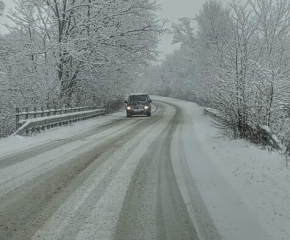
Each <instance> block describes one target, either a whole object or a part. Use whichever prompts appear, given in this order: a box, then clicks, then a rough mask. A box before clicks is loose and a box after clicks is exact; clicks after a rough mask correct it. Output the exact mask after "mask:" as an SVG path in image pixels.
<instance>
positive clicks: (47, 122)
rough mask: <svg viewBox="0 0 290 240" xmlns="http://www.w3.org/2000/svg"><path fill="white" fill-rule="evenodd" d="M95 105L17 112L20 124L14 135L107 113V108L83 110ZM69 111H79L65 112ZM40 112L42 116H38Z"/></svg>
mask: <svg viewBox="0 0 290 240" xmlns="http://www.w3.org/2000/svg"><path fill="white" fill-rule="evenodd" d="M89 108H93V107H81V108H69V109H51V110H43V111H34V112H28V111H26V112H22V113H20V112H17V114H16V118H17V117H18V119H17V120H16V122H17V126H20V127H19V128H18V129H17V130H16V132H15V133H14V134H13V135H23V134H28V133H29V132H35V131H41V130H45V129H49V128H53V127H56V126H61V125H65V124H69V123H72V122H77V121H80V120H85V119H89V118H93V117H97V116H100V115H104V114H105V109H94V110H87V111H81V110H84V109H89ZM68 111H79V112H73V113H65V112H68ZM57 112H59V113H62V114H58V115H53V116H51V115H50V114H51V113H57ZM45 113H47V114H49V115H47V116H45V117H44V116H43V114H45ZM37 114H39V115H40V116H41V117H38V118H37V117H36V116H37ZM31 115H33V116H35V118H31V119H28V117H29V116H31ZM20 116H25V118H26V119H24V120H20V119H19V118H20Z"/></svg>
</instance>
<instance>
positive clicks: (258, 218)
mask: <svg viewBox="0 0 290 240" xmlns="http://www.w3.org/2000/svg"><path fill="white" fill-rule="evenodd" d="M157 99H160V100H162V101H166V102H168V103H172V104H176V105H178V106H180V107H181V108H182V109H183V113H184V114H186V118H187V119H188V123H189V124H186V125H184V129H183V132H182V134H183V137H182V141H183V143H184V151H185V155H186V159H187V161H188V164H189V166H190V170H191V173H192V176H193V179H194V180H195V181H196V184H197V185H198V188H199V191H200V194H201V196H202V198H203V201H204V203H205V205H206V206H207V208H208V211H209V213H210V215H211V217H212V219H213V221H214V223H215V225H216V227H217V228H218V230H219V231H220V233H221V235H222V236H223V237H224V239H228V240H233V239H235V240H239V239H243V240H245V239H248V240H265V239H273V240H282V239H283V240H286V239H290V169H288V168H287V167H286V166H285V157H284V156H281V155H280V154H279V153H277V152H272V153H269V152H267V151H265V150H262V149H260V148H259V147H257V146H255V145H252V144H250V143H248V142H246V141H244V140H232V141H231V140H229V139H227V138H217V136H218V134H217V129H215V128H214V127H213V126H212V122H211V117H210V116H206V115H204V114H203V108H202V107H200V106H198V105H196V104H194V103H191V102H187V101H181V100H175V99H174V100H173V99H170V98H160V97H157Z"/></svg>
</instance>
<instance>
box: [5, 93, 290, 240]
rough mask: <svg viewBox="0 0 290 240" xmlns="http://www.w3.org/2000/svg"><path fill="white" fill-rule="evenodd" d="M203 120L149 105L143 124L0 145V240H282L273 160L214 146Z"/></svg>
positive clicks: (191, 107)
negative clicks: (148, 111) (149, 111)
mask: <svg viewBox="0 0 290 240" xmlns="http://www.w3.org/2000/svg"><path fill="white" fill-rule="evenodd" d="M201 110H202V109H201V108H200V107H198V106H197V105H195V104H193V103H190V102H185V101H180V100H174V99H169V98H159V97H156V98H154V107H153V115H152V117H151V118H147V117H135V118H129V119H127V118H125V113H124V112H123V113H119V114H115V115H112V116H106V117H102V118H96V119H93V120H88V121H84V122H80V123H76V124H75V125H73V126H68V127H61V128H59V129H54V130H51V131H48V132H45V133H41V134H39V135H37V136H34V137H28V138H18V137H13V138H8V139H7V140H2V141H0V239H1V240H6V239H19V240H25V239H33V240H58V239H64V240H71V239H78V240H89V239H90V240H103V239H109V240H121V239H122V240H139V239H140V240H151V239H152V240H154V239H156V240H157V239H158V240H161V239H162V240H163V239H169V240H191V239H192V240H220V239H225V240H233V239H235V240H253V239H255V240H270V239H275V240H280V239H281V240H282V239H289V238H288V236H290V235H289V231H288V227H287V226H289V223H290V219H289V216H290V215H289V212H288V210H289V207H288V204H289V201H288V199H289V196H290V195H289V189H288V184H289V180H290V179H289V173H288V171H287V169H286V170H285V168H281V165H280V162H279V161H278V155H276V154H272V155H269V154H268V153H267V152H265V151H262V150H260V149H258V148H256V147H252V146H248V145H245V144H244V143H243V142H242V141H236V142H235V141H228V140H222V139H216V138H213V136H214V131H215V130H214V129H213V128H212V126H211V123H210V118H209V117H208V116H203V114H202V111H201ZM245 147H247V151H244V150H243V149H245ZM257 156H258V157H257ZM252 158H253V159H254V160H251V161H249V160H248V159H252ZM270 174H271V175H272V176H271V177H270ZM274 174H275V175H274ZM272 189H274V191H272ZM273 203H275V204H273ZM287 209H288V210H287Z"/></svg>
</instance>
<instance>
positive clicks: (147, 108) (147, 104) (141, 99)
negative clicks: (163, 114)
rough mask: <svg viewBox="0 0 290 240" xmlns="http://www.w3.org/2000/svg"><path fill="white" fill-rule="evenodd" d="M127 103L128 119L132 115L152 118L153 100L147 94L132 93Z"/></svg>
mask: <svg viewBox="0 0 290 240" xmlns="http://www.w3.org/2000/svg"><path fill="white" fill-rule="evenodd" d="M125 103H126V104H127V106H126V112H127V117H131V116H132V115H146V116H147V117H150V116H151V103H152V100H151V99H150V97H149V95H148V94H147V93H131V94H130V95H129V97H128V100H126V101H125Z"/></svg>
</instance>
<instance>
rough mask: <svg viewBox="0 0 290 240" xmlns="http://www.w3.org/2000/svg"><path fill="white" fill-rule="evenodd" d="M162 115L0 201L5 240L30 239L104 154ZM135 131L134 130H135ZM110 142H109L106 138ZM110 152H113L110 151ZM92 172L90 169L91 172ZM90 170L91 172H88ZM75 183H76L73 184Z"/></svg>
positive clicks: (0, 228) (2, 232)
mask: <svg viewBox="0 0 290 240" xmlns="http://www.w3.org/2000/svg"><path fill="white" fill-rule="evenodd" d="M161 118H162V114H161V116H158V117H155V118H154V117H153V118H151V119H148V121H145V120H144V119H141V121H138V120H136V121H138V123H137V124H136V125H131V128H129V129H128V130H127V131H125V132H124V133H122V134H121V135H117V136H115V137H114V138H113V139H111V140H110V141H107V142H106V141H105V142H104V144H103V145H101V146H99V147H98V148H97V149H93V150H91V151H90V152H86V153H84V154H81V155H80V156H78V157H77V158H75V159H72V160H70V161H69V162H67V163H64V164H62V165H60V166H59V167H58V168H55V169H53V170H51V171H49V172H47V173H44V174H42V175H41V176H39V177H38V178H36V179H33V181H32V182H28V183H26V184H25V185H23V186H22V187H21V189H16V190H14V191H12V192H10V193H9V194H7V195H5V196H3V197H1V198H0V203H1V205H0V223H1V226H0V231H1V235H0V236H1V238H2V237H3V239H30V238H31V237H32V235H33V234H34V233H35V231H36V230H38V229H39V227H40V226H41V225H42V224H43V223H44V222H46V221H47V220H48V219H49V217H50V216H51V215H52V214H53V212H54V211H55V210H56V209H57V208H58V207H59V206H60V205H61V204H62V203H63V201H65V199H66V198H68V197H69V195H70V194H71V193H72V192H73V191H74V190H75V189H76V188H77V187H78V186H79V185H80V184H82V183H83V181H85V179H86V178H87V177H88V176H89V174H90V173H91V172H90V167H92V165H93V164H94V163H95V167H96V168H97V167H99V166H101V165H102V164H103V163H104V161H105V160H106V159H103V160H102V161H101V162H98V159H99V158H100V156H101V155H103V154H105V153H106V152H110V151H111V152H112V153H113V152H114V151H116V150H117V149H118V148H121V147H122V145H123V144H125V143H126V142H127V141H128V140H129V139H130V138H132V137H133V136H134V135H136V134H138V132H140V131H141V130H143V129H146V128H147V127H149V126H151V125H154V124H155V122H157V121H159V120H160V119H161ZM132 128H133V129H132ZM104 140H106V139H104ZM108 149H111V150H110V151H109V150H108ZM87 169H88V170H87ZM86 170H87V171H86ZM72 182H75V183H76V184H72Z"/></svg>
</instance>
